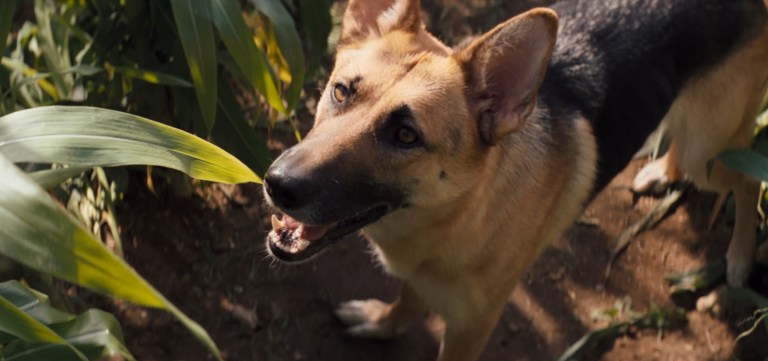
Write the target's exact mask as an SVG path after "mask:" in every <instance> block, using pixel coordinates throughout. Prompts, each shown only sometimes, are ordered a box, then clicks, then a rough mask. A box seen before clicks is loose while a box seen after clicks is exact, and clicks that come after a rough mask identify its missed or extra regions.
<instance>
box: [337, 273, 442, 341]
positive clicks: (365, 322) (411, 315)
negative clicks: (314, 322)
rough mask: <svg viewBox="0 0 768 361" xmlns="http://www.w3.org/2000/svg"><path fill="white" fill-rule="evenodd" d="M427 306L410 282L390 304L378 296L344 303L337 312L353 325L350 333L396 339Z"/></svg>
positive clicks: (349, 329) (342, 318)
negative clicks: (378, 298)
mask: <svg viewBox="0 0 768 361" xmlns="http://www.w3.org/2000/svg"><path fill="white" fill-rule="evenodd" d="M426 311H427V306H426V304H425V303H424V301H422V299H421V298H420V297H419V296H418V295H417V294H416V292H415V291H414V290H413V288H412V287H411V286H410V285H409V284H408V283H406V282H403V283H402V285H401V286H400V295H399V296H398V297H397V299H396V300H395V302H393V303H391V304H389V303H385V302H382V301H379V300H376V299H371V300H354V301H348V302H344V303H342V304H341V306H340V307H339V308H338V309H337V310H336V315H337V316H338V317H339V318H340V319H341V321H342V322H344V323H345V324H347V325H349V326H350V327H349V328H348V329H347V333H348V334H350V335H353V336H358V337H367V338H392V337H395V336H397V335H399V334H402V333H403V332H405V330H406V329H407V328H408V326H410V325H411V324H412V323H413V321H414V320H416V319H417V318H418V317H419V316H421V315H422V314H424V313H425V312H426Z"/></svg>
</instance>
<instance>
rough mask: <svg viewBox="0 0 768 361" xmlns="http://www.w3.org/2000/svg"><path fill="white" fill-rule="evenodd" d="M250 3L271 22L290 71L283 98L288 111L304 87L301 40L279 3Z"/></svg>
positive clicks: (258, 0)
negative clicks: (288, 84) (289, 79)
mask: <svg viewBox="0 0 768 361" xmlns="http://www.w3.org/2000/svg"><path fill="white" fill-rule="evenodd" d="M251 3H253V5H254V6H255V7H256V9H258V10H259V12H261V13H262V14H264V15H266V16H267V17H268V18H269V20H270V21H271V22H272V26H273V27H274V30H275V38H276V39H277V43H278V45H279V47H280V52H281V53H282V54H283V57H284V58H285V61H286V62H287V63H288V68H289V69H290V71H291V85H290V86H289V88H288V90H287V92H286V94H285V98H286V101H287V102H288V109H293V108H294V107H295V106H296V103H298V101H299V96H300V95H301V88H302V87H303V86H304V71H305V69H304V52H303V50H301V38H300V37H299V33H298V32H296V24H295V23H294V22H293V18H291V14H289V13H288V11H287V10H286V9H285V7H284V6H283V4H282V3H280V1H273V0H251Z"/></svg>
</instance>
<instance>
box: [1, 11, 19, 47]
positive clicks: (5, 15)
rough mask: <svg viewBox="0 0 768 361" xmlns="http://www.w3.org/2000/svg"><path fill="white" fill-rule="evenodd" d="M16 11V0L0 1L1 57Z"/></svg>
mask: <svg viewBox="0 0 768 361" xmlns="http://www.w3.org/2000/svg"><path fill="white" fill-rule="evenodd" d="M14 10H16V0H3V1H0V57H2V56H3V51H5V42H6V40H7V39H8V33H9V32H10V31H11V24H12V22H13V13H14Z"/></svg>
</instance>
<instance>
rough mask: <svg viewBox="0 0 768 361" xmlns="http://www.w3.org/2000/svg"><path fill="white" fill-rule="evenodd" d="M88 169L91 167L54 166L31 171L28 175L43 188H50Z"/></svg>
mask: <svg viewBox="0 0 768 361" xmlns="http://www.w3.org/2000/svg"><path fill="white" fill-rule="evenodd" d="M88 169H91V167H67V168H55V169H47V170H41V171H37V172H32V173H29V174H28V175H29V177H30V178H32V180H34V181H35V183H37V185H39V186H40V187H43V188H44V189H52V188H53V187H56V186H58V185H60V184H61V183H62V182H64V181H65V180H67V179H69V178H72V177H74V176H76V175H78V174H80V173H83V172H85V171H86V170H88Z"/></svg>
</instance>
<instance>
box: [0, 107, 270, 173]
mask: <svg viewBox="0 0 768 361" xmlns="http://www.w3.org/2000/svg"><path fill="white" fill-rule="evenodd" d="M0 154H2V155H4V156H5V157H6V158H8V159H9V160H11V161H13V162H16V163H19V162H31V163H60V164H68V165H73V166H79V167H94V166H103V167H109V166H120V165H136V164H150V165H157V166H163V167H168V168H173V169H177V170H180V171H184V172H187V173H188V174H189V175H190V176H192V177H195V178H198V179H203V180H210V181H217V182H222V183H243V182H260V181H261V180H260V179H259V177H258V176H257V175H256V174H255V173H253V171H251V170H250V169H249V168H248V167H247V166H245V165H244V164H243V163H241V162H240V161H239V160H238V159H237V158H235V157H233V156H231V155H229V154H228V153H226V152H224V151H223V150H222V149H220V148H218V147H216V146H215V145H213V144H210V143H208V142H206V141H204V140H202V139H200V138H198V137H195V136H192V135H190V134H187V133H185V132H182V131H180V130H178V129H175V128H172V127H169V126H167V125H163V124H160V123H157V122H153V121H151V120H149V119H145V118H142V117H139V116H135V115H131V114H127V113H122V112H117V111H113V110H107V109H100V108H91V107H61V106H54V107H40V108H34V109H28V110H23V111H19V112H16V113H12V114H9V115H6V116H4V117H1V118H0Z"/></svg>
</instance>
